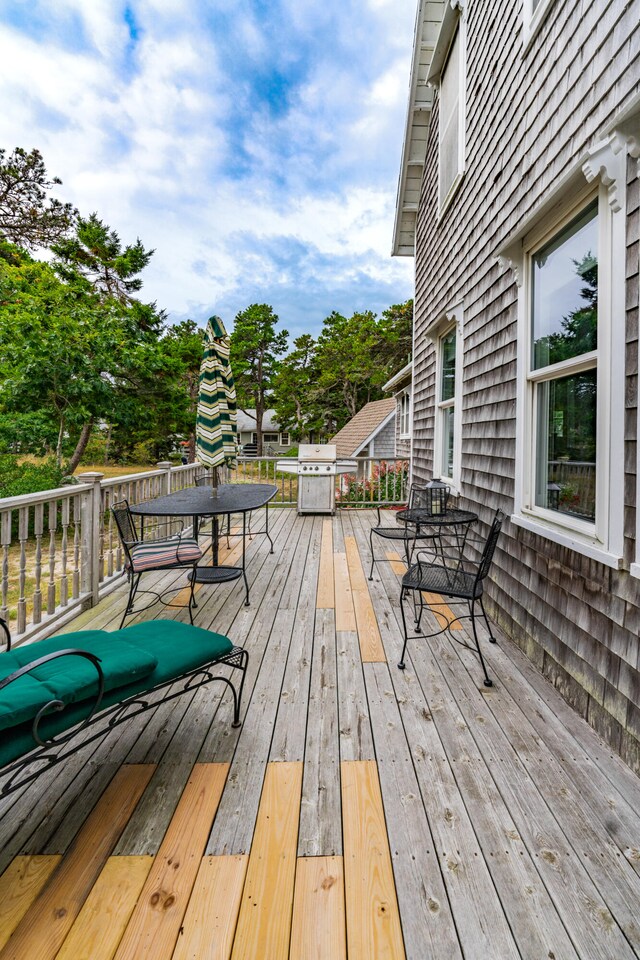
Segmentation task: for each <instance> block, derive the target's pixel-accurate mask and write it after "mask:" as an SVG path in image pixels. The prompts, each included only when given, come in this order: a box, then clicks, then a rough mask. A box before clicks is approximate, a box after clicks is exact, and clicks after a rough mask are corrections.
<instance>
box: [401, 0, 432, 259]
mask: <svg viewBox="0 0 640 960" xmlns="http://www.w3.org/2000/svg"><path fill="white" fill-rule="evenodd" d="M444 6H445V4H444V3H442V2H438V0H420V2H419V4H418V11H417V15H416V26H415V32H414V40H413V57H412V61H411V78H410V81H409V103H408V107H407V120H406V124H405V134H404V141H403V144H402V157H401V160H400V174H399V177H398V192H397V196H396V214H395V221H394V227H393V244H392V248H391V255H392V256H396V257H397V256H404V257H412V256H413V255H414V253H415V223H416V214H417V210H418V204H419V200H420V196H419V194H420V184H421V183H422V172H423V170H424V161H425V154H426V146H427V136H428V133H429V124H430V122H431V100H432V96H433V94H432V91H431V90H430V89H429V88H428V87H427V83H426V75H427V73H428V71H429V66H430V64H431V57H432V56H433V50H434V46H435V35H434V33H435V25H436V24H437V23H439V19H438V20H434V17H437V18H439V17H440V15H441V12H442V8H443V7H444Z"/></svg>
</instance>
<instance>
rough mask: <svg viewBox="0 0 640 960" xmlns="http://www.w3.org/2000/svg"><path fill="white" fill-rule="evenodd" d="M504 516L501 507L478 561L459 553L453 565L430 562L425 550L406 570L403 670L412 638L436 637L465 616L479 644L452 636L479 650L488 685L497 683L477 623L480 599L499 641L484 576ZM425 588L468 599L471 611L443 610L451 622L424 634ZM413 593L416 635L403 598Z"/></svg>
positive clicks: (460, 600) (454, 599) (455, 600)
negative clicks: (410, 628)
mask: <svg viewBox="0 0 640 960" xmlns="http://www.w3.org/2000/svg"><path fill="white" fill-rule="evenodd" d="M504 520H505V515H504V513H503V512H502V511H501V510H497V511H496V514H495V516H494V518H493V522H492V524H491V529H490V530H489V534H488V536H487V539H486V541H485V543H484V548H483V551H482V556H481V558H480V561H479V562H478V563H474V564H470V563H469V561H465V560H464V558H462V557H457V558H450V559H453V560H454V561H455V562H454V565H453V566H447V565H446V564H445V562H444V560H443V562H442V563H432V562H426V561H425V560H424V559H422V558H421V554H420V553H418V557H417V563H415V564H414V565H413V566H412V567H411V568H410V569H409V570H408V571H407V573H405V575H404V577H403V578H402V587H401V590H400V612H401V614H402V626H403V630H404V644H403V647H402V654H401V657H400V662H399V663H398V667H399V669H400V670H404V669H405V666H406V664H405V660H404V658H405V653H406V650H407V643H408V641H409V640H414V639H419V638H420V639H425V640H429V639H431V638H433V637H437V636H440V634H442V633H444V632H445V631H446V630H450V628H451V626H452V624H454V623H457V622H459V621H461V620H471V627H472V630H473V639H474V642H475V648H474V647H471V646H469V644H467V643H464V641H462V640H458V639H457V638H456V637H453V636H452V639H453V640H455V641H456V643H460V644H461V645H462V646H464V647H467V649H469V650H471V651H472V652H473V653H477V655H478V657H479V659H480V663H481V665H482V670H483V672H484V685H485V687H492V686H493V681H492V680H491V679H490V677H489V674H488V673H487V667H486V664H485V662H484V657H483V656H482V651H481V649H480V642H479V638H478V631H477V627H476V603H477V604H478V605H479V607H480V612H481V614H482V617H483V618H484V622H485V625H486V628H487V632H488V634H489V640H490V642H491V643H495V642H496V639H495V637H494V635H493V631H492V629H491V623H490V622H489V618H488V617H487V614H486V611H485V609H484V604H483V602H482V594H483V584H484V580H485V579H486V577H487V575H488V573H489V570H490V568H491V563H492V560H493V554H494V552H495V548H496V544H497V542H498V537H499V535H500V530H501V528H502V524H503V522H504ZM465 566H466V567H469V566H473V567H475V570H468V569H465ZM423 592H427V593H435V594H438V595H439V596H442V597H447V598H448V599H450V601H451V602H452V603H453V605H455V604H457V603H466V604H467V606H468V610H469V612H468V613H461V614H460V615H459V616H456V617H454V618H453V619H452V620H448V618H447V617H446V616H445V615H444V614H440V616H442V617H443V618H444V619H445V620H447V623H446V624H445V625H444V626H443V627H441V628H440V630H436V631H435V632H434V633H430V634H423V633H422V631H421V627H420V623H421V620H422V614H423V611H424V606H425V604H424V597H423ZM409 593H413V594H414V618H415V629H416V633H415V635H413V636H410V635H409V632H408V629H407V620H406V616H405V611H404V602H403V601H404V599H405V597H406V596H407V595H408V594H409ZM416 593H417V594H418V596H419V598H420V599H419V603H418V602H417V601H416V598H415V594H416Z"/></svg>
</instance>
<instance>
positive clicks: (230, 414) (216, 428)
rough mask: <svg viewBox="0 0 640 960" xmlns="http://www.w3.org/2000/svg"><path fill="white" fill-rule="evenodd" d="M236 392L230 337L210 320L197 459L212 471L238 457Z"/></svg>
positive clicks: (200, 396)
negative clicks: (231, 362)
mask: <svg viewBox="0 0 640 960" xmlns="http://www.w3.org/2000/svg"><path fill="white" fill-rule="evenodd" d="M236 437H237V427H236V388H235V386H234V384H233V374H232V373H231V365H230V363H229V337H228V335H227V331H226V330H225V328H224V324H223V322H222V320H221V319H220V317H215V316H214V317H209V320H208V321H207V330H206V333H205V346H204V356H203V358H202V365H201V367H200V386H199V392H198V415H197V420H196V458H197V459H198V460H199V461H200V463H201V464H203V466H205V467H208V468H209V470H211V473H212V477H213V484H212V485H213V486H214V487H216V486H217V476H218V467H219V466H221V465H222V464H223V463H224V462H225V461H226V460H227V458H229V457H235V456H236V455H237V439H236Z"/></svg>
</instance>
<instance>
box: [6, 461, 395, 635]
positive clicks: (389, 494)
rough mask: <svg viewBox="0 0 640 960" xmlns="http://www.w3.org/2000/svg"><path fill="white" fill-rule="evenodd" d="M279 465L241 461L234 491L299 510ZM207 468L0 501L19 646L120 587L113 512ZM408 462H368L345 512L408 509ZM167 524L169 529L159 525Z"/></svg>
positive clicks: (232, 478)
mask: <svg viewBox="0 0 640 960" xmlns="http://www.w3.org/2000/svg"><path fill="white" fill-rule="evenodd" d="M278 459H280V458H278V457H262V458H260V459H258V458H239V459H238V462H237V464H236V466H235V467H234V468H233V470H231V471H229V473H228V476H227V480H228V481H229V482H231V483H274V484H275V485H276V486H277V487H278V492H277V494H276V496H275V498H274V500H273V503H274V505H276V504H279V505H281V506H285V505H294V504H295V503H296V499H297V481H298V478H297V476H296V475H294V474H283V473H278V472H277V471H276V462H277V460H278ZM203 472H204V471H203V468H202V467H201V466H200V464H187V465H185V466H177V467H173V466H172V465H171V464H170V463H168V462H166V463H165V462H163V463H159V464H158V468H157V469H155V470H149V471H146V472H145V473H136V474H129V475H127V476H123V477H113V478H109V479H106V478H105V477H104V474H102V473H83V474H79V475H78V476H76V480H78V483H77V484H74V485H70V486H66V487H59V488H57V489H55V490H44V491H42V492H40V493H31V494H25V495H23V496H19V497H9V498H5V499H0V548H1V550H2V573H1V581H0V616H1V617H3V619H5V620H6V621H7V622H8V623H9V624H10V627H11V633H12V635H13V637H14V641H17V642H21V641H24V640H29V639H35V638H38V637H40V636H44V635H46V634H47V633H50V632H51V631H52V630H53V629H54V628H55V626H57V625H59V623H60V621H61V620H62V619H65V620H66V619H67V618H69V619H70V618H72V617H73V616H75V615H76V614H77V613H79V612H80V610H81V609H82V608H83V607H86V606H92V605H93V604H95V603H97V602H98V600H99V599H100V597H101V596H104V595H105V594H106V593H108V592H109V591H110V590H112V589H114V588H115V587H116V586H117V585H118V584H119V583H120V582H121V581H120V577H121V575H122V571H123V563H124V557H123V553H122V548H121V546H120V542H119V539H118V533H117V530H116V527H115V523H114V520H113V514H112V513H111V509H110V508H111V506H112V505H113V504H114V503H116V502H117V501H118V500H122V499H124V498H126V499H127V500H128V501H129V503H132V504H133V503H140V502H142V501H144V500H151V499H153V498H154V497H158V496H162V495H163V494H165V493H169V492H173V491H175V490H182V489H184V488H185V487H191V486H193V485H194V484H195V479H196V477H197V476H199V475H201V474H202V473H203ZM406 473H407V470H406V461H383V460H377V459H375V458H367V459H364V460H362V461H361V462H360V466H359V470H358V474H356V475H353V476H349V475H343V476H341V477H338V478H337V480H336V483H337V494H336V502H337V504H338V506H341V507H350V506H358V505H364V504H366V505H375V504H376V503H379V502H385V503H395V502H397V503H402V502H405V501H406ZM159 522H160V523H161V522H162V521H159Z"/></svg>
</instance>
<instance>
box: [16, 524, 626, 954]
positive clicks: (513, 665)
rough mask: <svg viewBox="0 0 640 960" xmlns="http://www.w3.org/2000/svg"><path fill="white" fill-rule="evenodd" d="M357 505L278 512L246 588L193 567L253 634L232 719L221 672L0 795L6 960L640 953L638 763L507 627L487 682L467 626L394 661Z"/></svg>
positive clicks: (110, 606) (216, 613)
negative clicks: (236, 720)
mask: <svg viewBox="0 0 640 960" xmlns="http://www.w3.org/2000/svg"><path fill="white" fill-rule="evenodd" d="M374 517H375V514H372V513H370V512H364V511H342V512H341V513H339V514H338V516H336V517H335V518H322V517H302V518H300V517H297V516H296V515H295V513H294V512H293V511H290V510H279V511H278V510H273V511H272V513H271V519H272V529H273V534H274V540H275V551H274V554H273V555H270V554H269V552H268V542H267V541H266V539H265V538H264V537H259V536H256V537H254V539H253V540H252V541H251V543H250V544H249V548H248V555H249V568H248V572H249V578H250V581H251V605H250V606H249V607H245V606H244V605H243V600H244V589H243V586H242V585H241V582H236V583H235V584H233V585H226V586H221V587H207V586H202V587H201V588H200V589H199V592H198V603H199V608H198V610H197V612H196V623H197V624H199V625H201V626H205V627H212V628H213V629H215V630H216V631H219V632H222V633H226V634H228V635H229V636H230V637H231V638H232V640H233V641H234V642H236V643H238V644H241V645H244V646H245V647H247V649H248V650H249V654H250V664H249V674H248V678H247V685H246V688H245V700H244V704H243V714H244V724H243V726H242V728H241V729H240V730H233V729H231V727H230V723H229V721H230V717H231V709H230V702H229V697H228V695H221V688H220V685H219V684H213V685H212V686H211V687H210V688H203V689H201V690H200V691H198V692H197V693H195V694H189V695H185V696H184V697H181V698H178V699H177V700H175V701H173V702H172V703H170V704H165V705H162V706H160V707H159V708H158V709H157V710H156V711H155V712H152V713H150V714H148V715H147V716H146V718H144V719H143V720H141V721H137V725H135V726H134V725H133V724H132V725H131V727H129V728H126V729H125V728H120V731H119V732H118V733H114V734H113V735H111V736H110V737H107V738H106V739H105V740H103V741H102V742H100V743H99V744H98V745H96V744H93V745H88V746H87V747H86V748H85V749H84V750H83V751H81V752H80V753H79V754H77V755H76V756H75V757H74V758H72V760H71V761H70V762H69V763H67V764H66V766H65V767H64V769H57V770H56V771H54V772H53V773H52V774H51V775H50V776H48V777H47V778H46V779H45V778H41V779H40V781H38V782H36V783H35V784H33V785H32V786H30V787H29V788H28V789H27V790H26V791H25V792H23V793H22V794H16V795H14V796H12V797H9V798H8V799H6V800H4V801H2V803H1V805H0V846H1V862H0V871H4V872H3V873H2V876H1V877H0V960H6V958H9V957H10V958H13V960H26V958H29V960H46V958H51V960H53V958H58V960H83V958H86V960H106V958H112V957H115V958H118V960H124V958H130V960H134V958H135V960H145V958H148V960H164V958H166V960H170V958H173V960H187V958H193V960H213V958H216V960H222V958H229V957H231V958H233V960H240V958H246V960H280V958H282V960H284V958H288V957H289V958H292V960H312V958H314V960H320V958H322V960H345V958H347V957H348V958H349V960H386V958H393V960H402V958H404V957H407V958H412V960H429V958H435V960H456V958H458V960H462V958H464V960H502V958H510V960H511V958H513V960H516V958H526V960H528V958H532V960H538V958H551V960H553V958H555V960H560V958H563V960H565V958H574V960H575V958H578V957H580V958H584V960H625V958H633V957H640V875H639V874H640V783H639V781H638V779H637V778H636V777H635V775H634V774H633V773H632V772H631V771H630V770H629V769H628V768H627V767H626V766H625V765H624V764H623V763H622V761H621V760H620V759H619V758H618V757H616V756H614V755H612V754H611V751H610V750H609V749H608V748H607V747H606V746H605V745H604V743H603V742H602V741H601V740H600V739H599V737H598V736H597V735H596V734H595V733H594V732H593V730H592V729H591V728H590V727H589V726H588V725H587V724H586V723H585V722H584V721H582V720H581V719H580V718H578V717H577V716H576V715H575V714H574V713H573V712H572V710H571V709H570V708H569V707H568V706H567V705H566V704H565V702H564V701H563V700H562V699H561V698H560V696H559V695H558V694H557V693H556V691H555V690H554V689H553V687H551V686H550V684H548V683H547V682H546V681H545V680H544V679H543V678H542V677H541V676H540V675H539V674H538V673H537V672H536V671H535V669H534V668H533V667H532V666H531V665H530V664H529V662H528V661H527V660H526V659H525V658H524V657H523V655H522V654H521V653H520V652H519V651H518V650H517V649H516V648H515V647H514V646H513V645H512V644H511V643H510V642H508V641H507V640H506V639H504V638H503V637H502V636H501V635H500V634H499V633H498V637H499V642H498V644H497V645H496V646H489V645H488V644H485V645H484V648H483V649H484V651H485V653H486V657H487V662H488V668H489V672H490V674H491V675H492V677H493V678H494V684H495V685H494V686H493V688H491V689H488V688H485V687H484V686H483V685H482V682H481V681H482V678H481V672H480V667H479V664H478V661H477V659H476V657H475V656H474V655H473V654H472V653H471V652H470V651H469V650H467V649H466V648H464V647H462V646H460V645H459V644H457V643H455V642H453V641H452V639H451V636H452V635H453V636H456V637H464V635H465V631H464V630H462V631H459V632H457V633H456V632H452V634H451V635H449V636H447V635H443V636H442V637H440V638H438V639H436V640H434V641H431V642H430V643H429V644H427V643H418V642H416V641H414V642H413V643H411V644H410V647H409V656H408V660H407V669H406V670H405V671H400V670H398V669H397V667H396V663H397V661H398V659H399V653H400V649H401V628H400V621H399V606H398V602H399V573H401V571H402V564H401V563H400V562H399V561H398V560H397V559H393V557H391V558H390V562H389V563H381V564H379V566H378V570H377V571H376V574H375V579H374V581H373V582H371V583H370V582H369V581H368V580H367V575H368V563H369V549H368V528H369V526H370V524H371V522H372V519H374ZM387 520H388V522H389V523H392V522H394V520H393V516H392V515H391V514H390V515H389V516H388V518H387ZM384 548H385V544H381V545H380V547H379V549H381V550H382V551H384ZM231 554H232V556H237V555H238V544H237V541H236V542H232V544H231ZM169 583H170V578H165V580H164V583H163V585H164V586H168V585H169ZM123 603H124V592H123V590H118V591H117V592H116V593H115V594H113V595H112V596H111V597H109V598H108V599H107V600H105V601H103V602H102V603H101V604H100V606H99V607H97V608H94V609H93V610H91V611H89V612H88V613H86V614H84V615H82V616H81V617H80V618H78V619H77V620H76V621H75V622H74V624H73V625H72V626H73V629H79V628H81V627H87V626H89V625H91V626H97V627H105V628H107V629H112V628H114V627H115V626H116V625H117V622H118V618H119V615H120V614H121V611H122V605H123ZM156 616H165V617H166V616H170V617H179V618H181V619H185V618H186V614H185V611H184V610H183V609H182V610H177V609H166V608H164V607H162V606H160V605H156V606H155V607H153V608H152V609H150V610H149V611H147V612H146V613H145V614H144V617H145V618H151V617H156ZM434 622H435V620H434ZM70 629H71V627H68V628H67V630H70Z"/></svg>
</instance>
